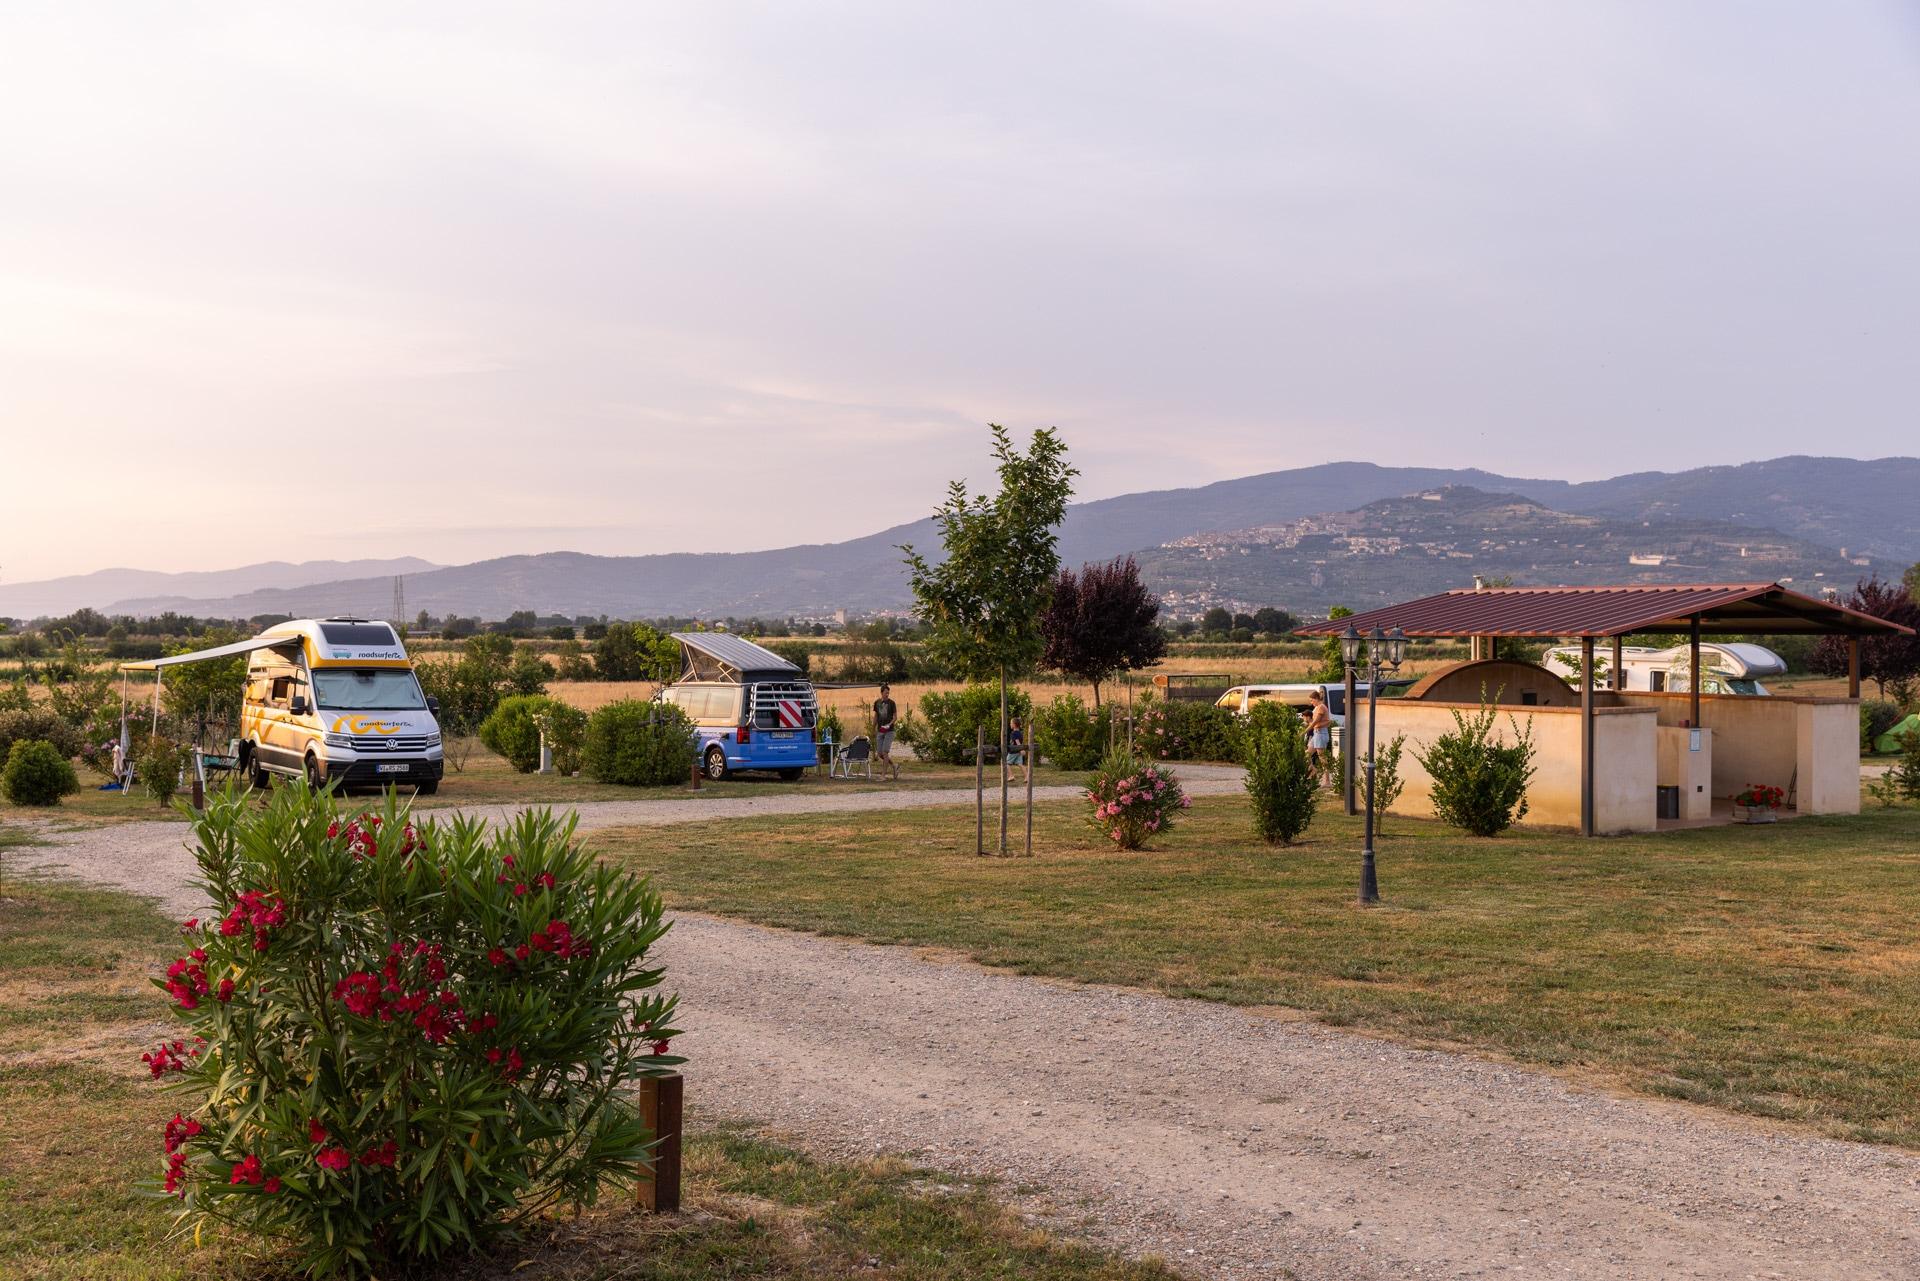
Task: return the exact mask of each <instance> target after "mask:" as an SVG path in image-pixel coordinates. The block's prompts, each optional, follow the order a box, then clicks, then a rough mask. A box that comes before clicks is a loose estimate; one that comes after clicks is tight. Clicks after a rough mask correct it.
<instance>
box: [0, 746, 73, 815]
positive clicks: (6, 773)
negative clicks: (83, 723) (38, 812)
mask: <svg viewBox="0 0 1920 1281" xmlns="http://www.w3.org/2000/svg"><path fill="white" fill-rule="evenodd" d="M79 790H80V777H79V775H77V774H75V773H74V772H73V762H72V761H70V760H68V759H67V758H66V757H65V756H62V755H61V754H60V749H59V748H57V747H55V746H54V745H53V744H52V743H49V742H46V741H45V740H43V739H37V738H23V739H19V740H17V741H16V742H15V743H14V744H13V746H12V747H10V748H9V749H8V750H7V762H6V766H5V768H4V769H0V792H4V793H5V794H6V797H7V799H8V800H10V801H12V802H13V803H14V804H15V805H58V804H59V803H60V798H61V797H63V796H71V795H73V793H75V792H77V791H79Z"/></svg>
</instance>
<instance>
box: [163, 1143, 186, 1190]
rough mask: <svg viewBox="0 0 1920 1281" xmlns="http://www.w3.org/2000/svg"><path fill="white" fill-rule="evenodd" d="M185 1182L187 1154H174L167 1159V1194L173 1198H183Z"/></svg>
mask: <svg viewBox="0 0 1920 1281" xmlns="http://www.w3.org/2000/svg"><path fill="white" fill-rule="evenodd" d="M186 1181H187V1154H186V1153H185V1152H175V1153H174V1154H173V1155H171V1156H169V1157H168V1158H167V1192H168V1193H169V1194H171V1195H173V1196H185V1195H186V1194H187V1192H186V1188H185V1187H184V1186H183V1185H184V1184H185V1183H186Z"/></svg>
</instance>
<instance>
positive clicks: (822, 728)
mask: <svg viewBox="0 0 1920 1281" xmlns="http://www.w3.org/2000/svg"><path fill="white" fill-rule="evenodd" d="M897 723H898V722H896V724H897ZM814 728H815V730H816V731H818V733H819V735H820V741H821V742H823V743H832V744H834V745H835V746H845V745H846V741H847V730H846V727H845V726H844V725H842V724H841V723H840V710H839V709H838V708H835V707H828V706H826V705H825V704H822V705H821V708H820V719H819V720H818V721H816V722H815V724H814Z"/></svg>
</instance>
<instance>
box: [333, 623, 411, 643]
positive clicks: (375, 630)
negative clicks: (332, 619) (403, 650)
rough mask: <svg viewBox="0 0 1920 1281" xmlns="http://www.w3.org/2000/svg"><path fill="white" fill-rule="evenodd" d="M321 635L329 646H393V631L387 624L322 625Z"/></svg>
mask: <svg viewBox="0 0 1920 1281" xmlns="http://www.w3.org/2000/svg"><path fill="white" fill-rule="evenodd" d="M320 635H321V636H323V637H325V638H326V642H327V644H329V645H392V644H394V639H393V629H392V628H391V627H388V626H387V625H386V624H385V623H322V624H320Z"/></svg>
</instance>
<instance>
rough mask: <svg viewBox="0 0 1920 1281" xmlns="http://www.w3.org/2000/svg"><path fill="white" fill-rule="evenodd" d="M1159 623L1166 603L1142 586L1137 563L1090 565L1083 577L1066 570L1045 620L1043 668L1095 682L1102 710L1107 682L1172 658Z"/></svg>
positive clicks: (1128, 558)
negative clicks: (1162, 604)
mask: <svg viewBox="0 0 1920 1281" xmlns="http://www.w3.org/2000/svg"><path fill="white" fill-rule="evenodd" d="M1159 617H1160V602H1159V601H1158V600H1156V599H1155V598H1154V595H1153V593H1152V592H1150V591H1148V590H1147V588H1146V585H1145V584H1144V583H1142V582H1141V581H1140V566H1139V565H1138V564H1136V563H1135V562H1134V559H1133V557H1131V556H1119V557H1115V558H1114V559H1113V560H1111V561H1109V562H1107V563H1106V564H1104V565H1100V564H1089V565H1085V566H1082V567H1081V570H1080V572H1079V573H1078V574H1076V573H1074V572H1073V571H1072V570H1070V569H1063V570H1061V571H1060V576H1059V577H1058V578H1056V579H1055V580H1054V582H1053V599H1052V600H1051V601H1049V602H1048V604H1047V612H1046V613H1045V614H1043V615H1042V616H1041V619H1040V630H1041V632H1042V633H1043V634H1044V635H1045V637H1046V651H1045V653H1044V654H1043V656H1042V658H1041V663H1042V664H1043V665H1044V666H1046V667H1050V668H1052V669H1053V670H1054V671H1057V672H1064V673H1066V674H1067V675H1069V676H1077V677H1079V678H1080V679H1081V680H1083V681H1087V682H1089V683H1090V684H1091V685H1092V686H1093V705H1094V706H1095V707H1096V708H1097V707H1099V706H1100V684H1101V682H1102V681H1108V680H1111V679H1113V678H1114V677H1115V676H1117V675H1118V674H1120V673H1121V672H1130V671H1132V670H1133V669H1134V668H1136V667H1145V666H1147V665H1149V664H1151V663H1153V662H1155V661H1156V660H1158V659H1159V657H1160V656H1161V655H1162V654H1165V653H1166V652H1167V637H1166V634H1165V633H1164V632H1162V631H1161V630H1160V628H1159V625H1158V620H1159Z"/></svg>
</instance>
